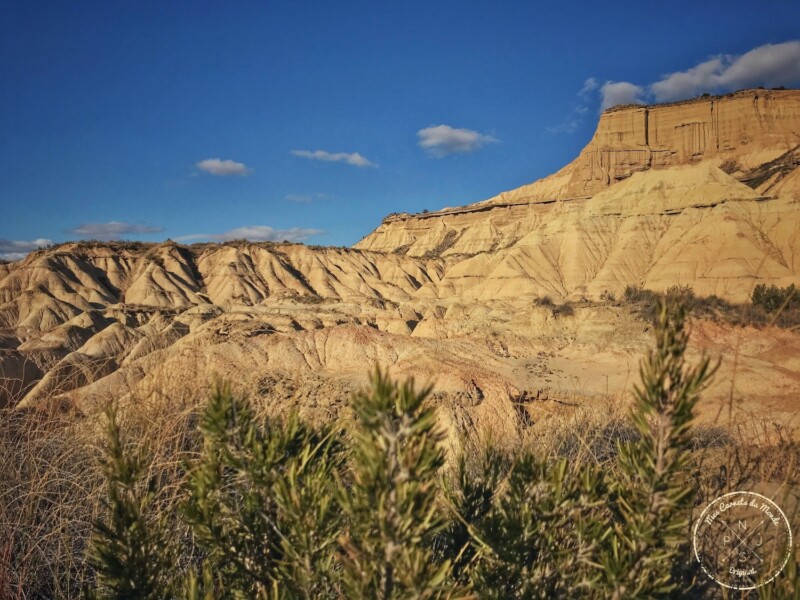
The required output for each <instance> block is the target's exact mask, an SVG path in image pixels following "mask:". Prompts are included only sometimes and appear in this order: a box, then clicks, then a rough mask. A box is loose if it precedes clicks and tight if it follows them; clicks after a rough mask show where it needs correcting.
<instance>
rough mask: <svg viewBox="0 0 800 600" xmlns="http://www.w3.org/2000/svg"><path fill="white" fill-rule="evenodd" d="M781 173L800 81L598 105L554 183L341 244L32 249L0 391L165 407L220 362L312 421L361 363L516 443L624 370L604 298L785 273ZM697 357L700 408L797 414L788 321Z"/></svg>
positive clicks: (727, 340) (796, 116)
mask: <svg viewBox="0 0 800 600" xmlns="http://www.w3.org/2000/svg"><path fill="white" fill-rule="evenodd" d="M799 166H800V92H798V91H765V90H750V91H746V92H739V93H737V94H733V95H730V96H725V97H715V98H704V99H698V100H695V101H690V102H682V103H676V104H671V105H664V106H654V107H638V106H637V107H621V108H615V109H611V110H609V111H607V112H606V113H604V114H603V116H602V117H601V119H600V124H599V126H598V130H597V133H596V134H595V136H594V138H593V139H592V141H591V142H590V143H589V145H588V146H587V147H586V148H585V149H584V150H583V152H581V154H580V156H579V157H578V158H577V159H576V160H575V161H573V162H572V163H570V164H569V165H567V166H566V167H565V168H564V169H562V170H561V171H559V172H558V173H556V174H554V175H552V176H550V177H548V178H545V179H543V180H540V181H538V182H535V183H533V184H531V185H529V186H524V187H522V188H520V189H518V190H513V191H510V192H506V193H504V194H500V195H499V196H497V197H495V198H492V199H490V200H487V201H485V202H481V203H478V204H473V205H470V206H466V207H461V208H454V209H453V208H451V209H444V210H442V211H439V212H435V213H428V214H424V215H410V214H401V215H394V216H390V217H388V218H387V219H385V220H384V222H383V223H382V224H381V226H380V227H378V229H376V230H375V231H374V232H373V233H371V234H370V235H368V236H367V237H366V238H364V239H363V240H362V241H361V242H359V244H357V245H356V247H355V248H353V249H334V248H310V247H306V246H302V245H293V244H268V243H259V244H250V243H231V244H204V245H203V244H200V245H192V246H180V245H177V244H174V243H172V242H166V243H163V244H137V243H69V244H64V245H61V246H58V247H56V248H51V249H46V250H40V251H37V252H34V253H32V254H31V255H29V256H28V257H27V258H26V259H25V260H23V261H21V262H19V263H10V264H0V405H4V406H17V407H20V408H24V407H28V408H39V407H51V406H57V407H59V408H63V409H67V410H76V411H78V412H79V413H83V414H89V413H91V412H92V411H93V410H96V409H97V408H98V407H99V406H101V405H102V404H103V403H104V402H106V401H108V399H109V398H116V399H119V400H122V401H130V402H141V401H148V400H150V399H153V398H161V399H165V400H166V401H168V402H175V403H179V402H182V401H183V400H182V398H184V397H185V396H186V395H187V394H188V395H195V396H196V395H197V394H201V393H204V391H205V390H207V389H208V386H209V385H210V381H211V379H212V377H213V376H214V375H215V374H216V375H218V376H222V377H224V378H226V379H228V380H232V381H233V383H234V384H235V385H236V386H237V387H238V388H239V389H241V390H242V391H245V392H247V393H249V394H252V395H255V396H258V397H260V398H262V399H263V402H265V403H267V404H269V405H271V406H274V407H275V409H276V410H283V409H285V408H289V407H299V408H300V409H301V411H303V412H306V413H308V414H309V415H312V416H316V417H320V418H331V417H334V416H336V415H338V414H340V413H341V411H342V410H343V409H344V410H346V409H345V408H344V407H345V406H346V398H347V396H348V395H349V393H350V392H351V391H352V390H353V389H354V388H355V387H356V386H358V385H360V384H361V383H363V381H364V379H365V376H366V374H367V372H368V370H369V369H370V368H371V366H372V365H374V364H375V363H378V364H381V365H383V366H386V367H389V368H390V369H391V371H392V373H393V374H394V375H396V376H410V375H414V376H416V378H417V380H418V381H422V382H432V383H435V394H434V399H435V401H437V402H438V403H439V404H440V406H441V407H442V411H441V414H442V418H443V420H444V421H445V422H446V423H447V424H448V426H449V429H450V431H451V432H452V433H456V432H459V431H469V430H472V429H474V428H476V427H482V426H487V427H491V428H494V429H496V430H498V431H499V432H500V433H502V434H503V435H505V436H507V438H505V439H513V438H514V436H516V435H518V434H519V433H520V432H521V431H523V430H524V429H525V428H528V427H531V426H535V425H536V424H537V423H539V422H541V421H543V420H545V419H546V418H547V416H548V415H549V414H551V413H553V412H555V411H560V410H564V407H571V406H574V405H580V404H591V403H592V402H594V401H598V398H601V397H605V396H607V395H615V394H616V395H622V394H623V393H624V392H625V390H629V389H630V386H631V384H632V383H633V382H635V380H636V378H637V369H638V361H639V359H640V357H641V355H642V353H643V352H644V351H645V350H646V349H647V347H648V346H649V344H650V340H651V338H650V335H651V332H650V331H649V328H650V326H649V324H648V323H646V322H644V321H643V320H642V319H641V318H640V317H638V316H637V315H636V314H635V311H634V310H632V308H631V307H630V306H626V305H624V304H623V303H620V302H614V301H608V298H609V294H611V295H616V297H617V298H619V297H620V296H621V293H622V291H623V290H624V288H625V286H626V285H629V284H634V285H642V286H644V287H647V288H650V289H655V290H661V289H664V288H667V287H669V286H672V285H678V284H680V285H690V286H692V287H693V288H694V289H695V291H696V292H697V293H699V294H704V295H707V294H717V295H719V296H723V297H725V298H727V299H729V300H732V301H742V300H745V299H746V298H747V297H749V295H750V292H751V290H752V287H753V286H754V285H755V284H756V283H759V282H766V283H775V284H778V285H782V286H783V285H787V284H789V283H800V276H799V273H798V269H800V262H799V259H800V254H799V253H800V168H798V167H799ZM545 295H547V296H549V297H550V298H551V299H553V300H554V301H555V302H556V303H560V302H564V301H571V302H572V305H571V306H572V308H573V314H570V311H564V310H556V309H554V308H553V307H552V306H549V305H547V303H538V304H537V303H536V302H535V300H536V299H537V298H541V297H543V296H545ZM601 298H604V300H603V299H601ZM701 351H707V352H711V353H712V354H715V355H720V356H721V357H722V360H723V363H722V369H721V371H720V374H719V375H718V376H717V381H716V383H715V387H713V388H712V389H711V390H710V392H709V394H708V400H707V402H706V403H705V404H704V411H705V414H706V416H707V418H713V417H714V416H715V415H716V412H717V410H718V408H719V406H721V403H722V402H725V401H727V400H728V399H730V398H733V400H734V403H735V406H736V410H737V411H738V413H739V414H740V416H742V415H744V416H745V418H751V417H750V416H749V415H750V412H752V411H761V414H762V415H767V416H769V417H770V418H777V419H781V420H786V419H791V418H792V417H793V416H794V415H795V414H796V413H797V411H798V407H797V405H796V400H795V399H796V397H797V394H798V392H799V391H800V335H798V334H797V333H795V332H792V331H786V330H778V329H775V328H765V329H754V328H749V327H748V328H739V327H733V326H729V325H722V324H717V323H711V322H698V323H695V326H694V335H693V353H694V355H697V353H699V352H701ZM734 355H735V356H736V359H735V362H734V358H733V357H734ZM734 373H735V381H732V379H733V378H734ZM766 409H768V410H766Z"/></svg>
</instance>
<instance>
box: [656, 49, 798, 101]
mask: <svg viewBox="0 0 800 600" xmlns="http://www.w3.org/2000/svg"><path fill="white" fill-rule="evenodd" d="M798 82H800V41H797V40H796V41H791V42H784V43H782V44H765V45H764V46H759V47H758V48H754V49H753V50H750V51H749V52H747V53H745V54H742V55H741V56H731V55H720V56H716V57H714V58H711V59H710V60H707V61H705V62H702V63H700V64H698V65H697V66H694V67H692V68H691V69H687V70H686V71H679V72H676V73H670V74H669V75H666V76H665V77H663V78H662V79H661V80H659V81H657V82H655V83H654V84H652V85H651V86H650V89H651V90H652V92H653V95H654V96H655V98H656V100H657V101H659V102H665V101H669V100H679V99H683V98H689V97H692V96H697V95H698V94H701V93H703V92H718V91H733V90H737V89H741V88H747V87H755V86H759V85H760V86H765V87H777V86H782V85H790V84H793V83H798Z"/></svg>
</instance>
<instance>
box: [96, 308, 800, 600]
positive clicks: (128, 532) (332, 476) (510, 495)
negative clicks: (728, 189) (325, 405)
mask: <svg viewBox="0 0 800 600" xmlns="http://www.w3.org/2000/svg"><path fill="white" fill-rule="evenodd" d="M685 323H686V311H685V309H683V308H680V307H676V306H675V305H668V304H666V303H663V302H662V303H661V304H660V305H659V307H658V314H657V326H656V343H655V347H654V349H653V350H652V351H651V352H650V353H649V354H648V355H647V357H646V358H645V359H644V360H643V361H642V364H641V369H640V373H641V384H640V385H639V386H637V387H636V388H635V398H636V403H635V406H634V407H633V409H632V412H631V413H630V416H629V420H628V422H626V423H615V424H614V425H613V427H612V429H611V430H610V431H608V432H605V433H604V434H603V436H604V437H608V438H609V439H612V440H613V443H614V445H615V447H614V449H613V450H608V449H606V450H604V451H603V452H600V453H592V454H591V455H592V456H594V457H595V460H585V461H580V460H574V458H572V457H571V455H567V456H563V457H560V458H555V457H553V456H552V455H550V456H548V455H541V454H538V453H537V452H536V451H534V449H532V448H531V447H525V448H523V449H521V450H519V451H517V452H515V453H514V454H513V455H512V454H509V453H506V452H501V451H500V450H498V449H497V448H496V447H494V446H492V445H487V446H485V447H481V449H480V450H479V451H477V452H473V453H471V454H470V453H464V454H463V455H462V456H461V457H459V458H458V461H457V464H456V466H455V469H454V470H453V471H448V470H447V469H446V468H445V455H444V450H443V447H442V442H443V435H442V433H441V432H440V431H439V430H438V429H437V425H436V414H435V409H434V407H433V406H431V405H430V404H429V403H428V401H427V397H428V393H429V391H430V390H429V389H427V388H426V389H423V390H422V391H416V390H415V388H414V385H413V383H412V382H406V383H404V384H397V383H393V382H392V381H390V380H389V378H388V376H387V375H385V374H383V373H382V372H380V371H379V370H378V371H376V372H375V374H374V376H373V377H372V382H371V387H370V389H369V390H368V391H367V392H364V393H360V394H358V395H356V396H355V397H354V398H353V402H352V408H353V412H354V414H355V419H354V421H353V422H352V423H350V424H349V425H348V427H347V430H343V431H340V430H337V429H336V428H332V427H312V426H310V425H308V424H306V423H304V422H302V421H301V420H300V419H298V418H297V417H296V416H289V417H288V418H286V419H281V420H275V419H259V418H257V417H256V415H255V412H254V411H253V409H252V408H251V407H250V405H249V404H248V403H247V402H246V401H244V400H241V399H238V398H236V397H234V396H233V395H232V394H231V392H230V390H229V389H228V388H225V387H221V388H220V389H218V390H217V391H216V392H215V394H214V395H213V396H212V398H211V399H210V401H209V403H208V405H207V407H206V409H205V412H204V415H203V417H202V419H201V424H200V431H201V433H202V437H203V447H202V450H201V451H200V453H199V456H198V458H197V459H196V460H194V461H191V463H190V464H188V465H187V473H186V476H185V477H184V480H183V482H182V488H183V495H184V497H185V501H184V502H183V506H182V510H181V512H180V518H181V519H182V520H183V522H184V523H185V524H186V525H187V526H188V527H190V529H191V531H192V533H193V536H194V539H195V540H196V542H197V545H198V549H199V552H194V553H192V552H191V551H187V550H185V549H184V548H183V547H182V546H181V544H180V541H179V539H178V537H177V536H176V535H174V534H173V533H172V531H171V529H170V528H169V527H168V525H167V524H168V519H167V517H160V518H154V517H153V516H152V514H151V513H152V512H153V511H154V510H155V508H156V507H154V502H153V498H154V496H153V493H152V486H153V483H154V482H152V481H147V482H145V481H144V479H145V478H144V472H145V471H144V469H143V468H142V465H143V464H144V463H145V462H146V457H142V456H138V455H134V456H128V455H127V454H126V451H125V447H124V445H123V444H122V443H121V442H120V431H119V427H118V426H117V425H116V418H115V415H114V413H113V412H111V413H110V419H109V421H110V423H111V425H110V427H109V432H108V438H109V442H108V444H107V456H108V458H107V461H106V478H107V481H108V512H107V516H106V518H105V520H104V521H103V522H102V523H100V524H99V525H98V528H97V533H96V535H95V538H94V540H93V552H92V560H93V564H94V565H95V569H96V578H95V586H94V589H93V590H91V591H90V595H97V596H105V597H114V598H134V597H136V598H164V597H185V598H201V597H202V598H229V597H232V598H381V599H389V598H461V597H463V598H467V597H471V598H498V599H500V598H504V599H505V598H510V599H514V598H552V597H568V598H578V597H589V598H665V597H679V596H683V595H686V594H688V593H690V592H694V591H697V590H699V589H700V588H701V587H702V585H703V584H702V579H701V578H700V576H699V573H698V569H697V566H696V562H695V561H693V560H692V559H691V554H690V552H689V548H688V544H689V539H690V534H689V524H690V518H691V515H692V509H693V507H694V503H695V499H694V494H695V490H698V489H699V488H698V486H697V485H696V484H697V481H696V478H695V475H694V474H693V473H692V469H691V468H690V458H691V450H692V448H696V447H697V445H698V443H700V444H701V445H704V444H705V445H709V446H713V445H716V444H717V442H715V441H708V440H706V441H708V443H707V444H706V442H704V441H703V440H699V442H698V436H697V435H695V434H694V433H693V430H692V427H691V423H692V417H693V413H694V407H695V405H696V404H697V402H698V400H699V397H700V394H701V392H702V391H703V389H704V388H705V386H706V385H707V384H708V382H709V379H710V377H711V376H712V373H713V371H714V367H713V366H712V365H711V364H710V362H709V360H708V359H705V358H704V359H702V360H700V362H699V363H698V364H697V365H695V366H690V365H688V364H686V362H685V359H684V356H685V351H686V347H687V343H688V332H687V330H686V326H685ZM706 437H708V436H706ZM712 437H713V438H714V439H716V437H717V436H716V433H715V434H714V435H713V436H712ZM723 442H724V441H723ZM793 569H794V565H792V566H791V567H790V568H789V569H788V570H787V577H784V578H783V579H781V580H780V582H781V583H779V584H775V585H773V586H772V587H770V588H764V590H763V593H765V594H773V593H777V594H778V597H783V596H780V594H783V593H784V591H785V590H791V589H792V586H793V585H794V584H795V583H797V577H796V575H795V574H793V573H795V571H794V570H793ZM781 585H782V586H783V587H780V586H781Z"/></svg>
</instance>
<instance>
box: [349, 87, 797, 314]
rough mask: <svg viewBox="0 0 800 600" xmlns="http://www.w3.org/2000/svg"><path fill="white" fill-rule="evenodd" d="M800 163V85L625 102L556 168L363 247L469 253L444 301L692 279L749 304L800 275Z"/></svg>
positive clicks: (408, 219)
mask: <svg viewBox="0 0 800 600" xmlns="http://www.w3.org/2000/svg"><path fill="white" fill-rule="evenodd" d="M798 165H800V91H796V90H749V91H742V92H737V93H736V94H730V95H728V96H724V97H714V98H701V99H697V100H693V101H686V102H680V103H674V104H668V105H661V106H653V107H640V106H635V107H620V108H613V109H609V110H608V111H606V112H605V113H604V114H603V115H602V116H601V118H600V122H599V124H598V127H597V131H596V133H595V135H594V137H593V138H592V140H591V142H590V143H589V144H588V145H587V146H586V148H584V150H583V151H582V152H581V153H580V155H579V156H578V158H576V159H575V160H574V161H573V162H572V163H570V164H569V165H567V166H566V167H564V168H563V169H561V170H560V171H558V172H557V173H555V174H553V175H551V176H549V177H546V178H544V179H542V180H539V181H537V182H535V183H533V184H530V185H527V186H523V187H521V188H519V189H516V190H512V191H509V192H504V193H502V194H500V195H498V196H496V197H494V198H491V199H489V200H487V201H484V202H479V203H477V204H472V205H468V206H465V207H461V208H452V209H444V210H442V211H439V212H431V213H426V214H421V215H409V214H401V215H395V216H390V217H388V218H386V219H385V220H384V222H383V223H382V224H381V225H380V227H378V228H377V229H376V230H375V231H374V232H372V233H371V234H370V235H368V236H366V237H365V238H364V239H363V240H362V241H360V242H359V243H358V244H356V247H357V248H362V249H369V250H381V251H388V252H395V253H399V254H406V255H408V256H418V257H420V256H429V255H441V256H457V257H459V259H460V260H459V262H460V265H459V266H458V267H457V268H456V269H451V270H449V271H448V273H447V274H446V276H445V281H444V282H443V285H444V286H445V289H446V292H445V293H453V292H455V293H459V294H462V293H468V294H469V295H472V296H475V297H478V298H480V297H488V296H491V297H496V296H497V294H500V295H515V294H519V293H524V294H550V295H555V296H559V297H576V296H579V295H586V294H588V295H589V296H592V297H598V296H599V294H600V293H602V292H603V291H604V290H608V291H611V292H614V293H619V292H621V291H622V290H623V289H624V288H625V286H626V285H628V284H638V285H643V286H645V287H648V288H651V289H665V288H666V287H669V286H670V285H674V284H682V285H690V286H692V287H693V288H695V290H697V291H698V292H699V293H702V294H717V295H720V296H723V297H726V298H731V299H734V300H743V299H745V298H746V297H747V296H748V295H749V292H750V289H751V288H752V285H753V282H754V281H756V280H764V281H767V282H772V283H776V284H778V285H785V284H787V283H788V282H791V281H796V279H797V271H796V269H797V266H796V264H795V263H796V261H795V254H796V253H797V251H798V245H797V244H798V239H800V238H798V236H797V233H798V231H800V230H799V229H798V214H799V213H798V210H797V203H798V202H799V201H800V170H798V168H797V167H798ZM476 273H481V274H482V276H481V277H479V278H475V277H474V274H476Z"/></svg>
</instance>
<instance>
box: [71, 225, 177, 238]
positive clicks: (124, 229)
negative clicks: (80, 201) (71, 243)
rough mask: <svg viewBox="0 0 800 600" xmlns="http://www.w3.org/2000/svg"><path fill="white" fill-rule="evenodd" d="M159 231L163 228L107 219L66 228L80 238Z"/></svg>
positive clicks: (121, 235)
mask: <svg viewBox="0 0 800 600" xmlns="http://www.w3.org/2000/svg"><path fill="white" fill-rule="evenodd" d="M159 231H163V229H162V228H161V227H153V226H151V225H145V224H142V223H126V222H124V221H109V222H108V223H84V224H82V225H78V226H77V227H73V228H72V229H68V230H67V233H73V234H75V235H77V236H80V237H82V238H91V239H95V240H114V239H120V238H121V237H123V236H128V235H140V234H145V233H158V232H159Z"/></svg>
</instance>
